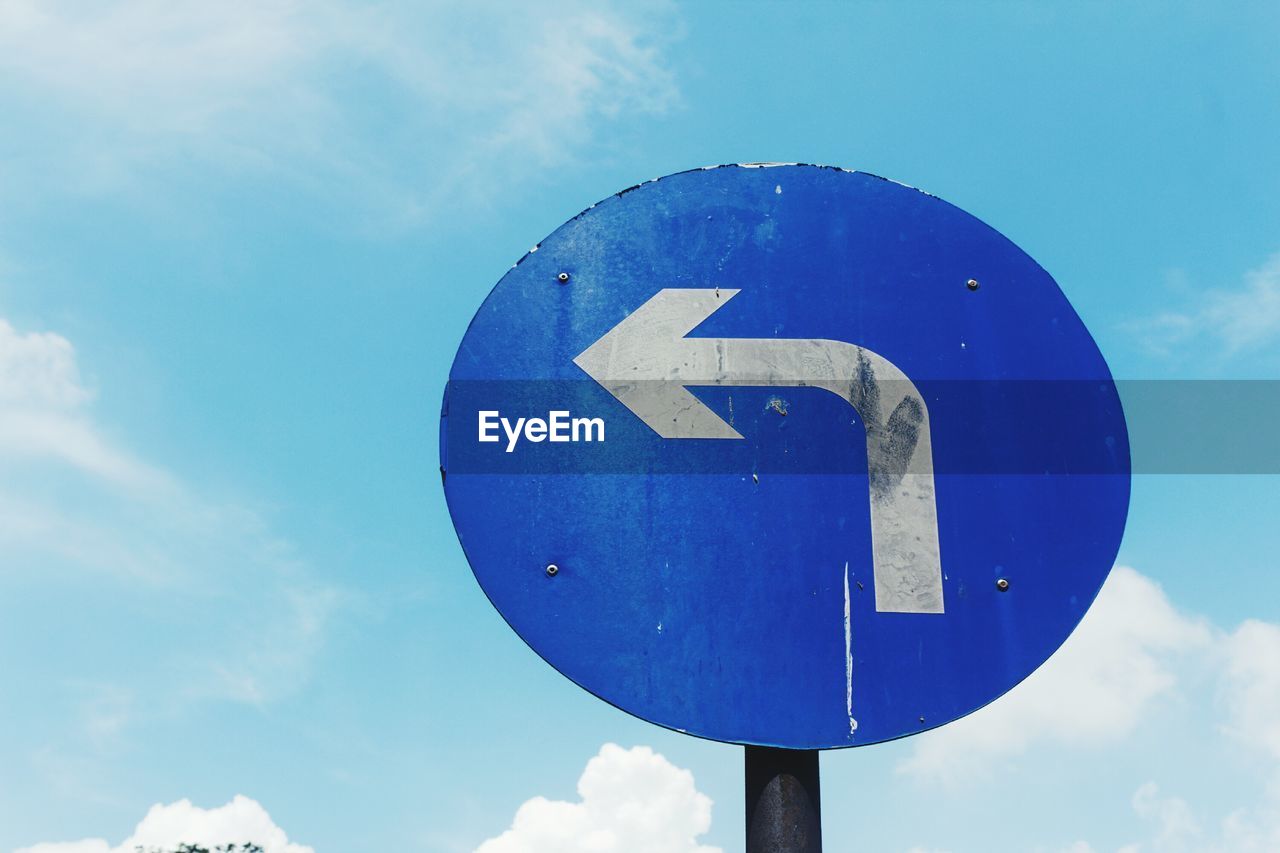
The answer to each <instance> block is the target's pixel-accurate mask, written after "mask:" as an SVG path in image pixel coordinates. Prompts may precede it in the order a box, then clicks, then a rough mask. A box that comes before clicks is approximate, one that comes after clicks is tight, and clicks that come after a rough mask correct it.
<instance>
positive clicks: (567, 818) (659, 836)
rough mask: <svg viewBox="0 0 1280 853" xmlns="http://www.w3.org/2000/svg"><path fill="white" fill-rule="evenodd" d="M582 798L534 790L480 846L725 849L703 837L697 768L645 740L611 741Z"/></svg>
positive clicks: (647, 851) (705, 815)
mask: <svg viewBox="0 0 1280 853" xmlns="http://www.w3.org/2000/svg"><path fill="white" fill-rule="evenodd" d="M578 796H579V797H580V798H581V799H580V800H579V802H576V803H567V802H561V801H555V800H548V799H546V798H544V797H534V798H533V799H531V800H528V801H526V802H525V803H524V805H522V806H520V808H519V810H518V811H517V812H516V816H515V819H514V820H513V821H512V825H511V828H510V829H508V830H507V831H506V832H504V833H503V834H502V835H500V836H498V837H497V838H491V839H489V840H488V841H485V842H484V843H483V844H481V845H480V846H479V847H478V848H477V849H476V853H720V849H719V848H717V847H708V846H705V845H702V844H699V843H698V840H697V839H698V836H700V835H703V834H704V833H706V832H707V830H708V829H710V828H711V800H710V798H708V797H707V796H706V795H705V794H702V793H700V792H699V791H698V789H697V788H696V787H695V785H694V781H693V774H692V773H690V772H689V771H688V770H683V769H681V768H678V767H676V766H674V765H673V764H671V762H669V761H667V759H666V758H664V757H663V756H661V755H659V754H657V753H655V752H654V751H653V750H652V749H650V748H648V747H645V746H637V747H634V748H632V749H623V748H622V747H620V746H617V745H615V744H611V743H609V744H605V745H604V746H603V747H601V749H600V753H599V754H598V755H596V756H595V757H594V758H592V759H591V760H590V761H588V762H587V767H586V769H585V770H584V771H583V773H582V778H580V779H579V780H578Z"/></svg>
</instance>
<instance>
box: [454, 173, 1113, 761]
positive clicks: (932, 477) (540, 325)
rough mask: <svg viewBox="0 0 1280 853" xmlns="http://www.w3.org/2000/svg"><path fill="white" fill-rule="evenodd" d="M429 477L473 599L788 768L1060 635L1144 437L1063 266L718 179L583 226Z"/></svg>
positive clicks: (549, 258) (984, 229)
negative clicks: (783, 752)
mask: <svg viewBox="0 0 1280 853" xmlns="http://www.w3.org/2000/svg"><path fill="white" fill-rule="evenodd" d="M441 472H442V474H443V475H444V477H445V494H446V497H447V500H448V503H449V509H450V512H451V513H452V516H453V521H454V525H455V527H456V528H457V531H458V536H459V538H460V540H461V542H462V545H463V548H464V550H465V551H466V555H467V558H468V560H469V561H470V563H471V567H472V569H473V571H474V572H475V575H476V578H477V579H478V580H479V582H480V585H481V587H482V588H483V589H484V591H485V593H486V594H487V595H488V596H489V599H490V600H491V601H492V602H493V604H494V606H495V607H496V608H497V609H498V611H499V612H500V613H501V614H502V615H503V617H504V618H505V619H506V620H507V622H508V623H509V624H510V625H511V627H512V628H513V629H515V631H516V632H517V633H518V634H519V635H520V636H521V637H522V638H523V639H524V640H525V642H527V643H528V644H529V645H530V646H531V647H532V648H533V649H534V650H535V651H536V652H538V654H540V655H541V656H542V657H543V658H544V659H546V660H547V661H548V662H549V663H550V664H551V665H552V666H554V667H555V668H556V669H558V670H559V671H560V672H561V673H563V674H564V675H566V676H567V677H569V678H570V679H572V680H573V681H575V682H577V683H578V684H579V685H581V686H582V687H584V688H586V689H587V690H589V691H591V692H592V693H594V694H595V695H597V696H599V697H600V698H602V699H605V700H606V701H608V702H610V703H612V704H614V705H616V706H617V707H619V708H622V709H623V710H626V711H629V712H631V713H632V714H635V715H637V716H639V717H642V718H644V719H646V720H649V721H651V722H654V723H657V724H659V725H662V726H666V727H669V728H672V729H676V730H679V731H683V732H688V733H689V734H694V735H699V736H702V737H707V738H713V739H715V740H722V741H729V742H735V743H750V744H763V745H770V746H782V747H790V748H795V749H815V748H834V747H845V746H858V745H863V744H869V743H876V742H880V741H884V740H889V739H892V738H897V737H902V736H904V735H910V734H915V733H917V732H920V731H923V730H925V729H928V728H933V727H935V726H938V725H942V724H943V723H946V722H949V721H951V720H954V719H956V718H957V717H960V716H963V715H965V714H967V713H969V712H971V711H973V710H976V709H977V708H979V707H981V706H983V705H985V704H986V703H988V702H990V701H991V700H993V699H995V698H996V697H998V696H1000V695H1001V694H1003V693H1004V692H1006V691H1007V690H1009V689H1010V688H1012V687H1013V686H1014V685H1016V684H1017V683H1018V682H1019V681H1021V680H1022V679H1023V678H1025V677H1026V676H1027V675H1028V674H1030V673H1031V671H1032V670H1034V669H1035V668H1036V667H1038V666H1039V665H1040V664H1041V663H1043V662H1044V661H1045V660H1046V659H1047V658H1048V657H1049V655H1051V654H1052V653H1053V651H1054V650H1055V649H1057V648H1058V646H1059V645H1060V644H1061V643H1062V642H1063V640H1065V639H1066V637H1067V635H1068V634H1069V633H1070V632H1071V631H1072V629H1073V628H1074V627H1075V626H1076V624H1077V623H1078V622H1079V621H1080V619H1081V617H1082V616H1083V615H1084V612H1085V610H1086V609H1087V608H1088V606H1089V604H1090V603H1091V602H1092V600H1093V598H1094V596H1095V595H1096V594H1097V592H1098V589H1099V588H1100V587H1101V585H1102V582H1103V580H1104V579H1105V578H1106V576H1107V573H1108V571H1109V570H1110V568H1111V565H1112V562H1113V560H1114V559H1115V555H1116V551H1117V549H1118V547H1119V544H1120V538H1121V534H1122V532H1123V529H1124V519H1125V514H1126V512H1127V509H1128V501H1129V446H1128V436H1127V433H1126V430H1125V423H1124V416H1123V413H1122V411H1121V407H1120V401H1119V398H1118V396H1117V394H1116V389H1115V386H1114V384H1113V382H1112V379H1111V374H1110V372H1109V370H1108V369H1107V365H1106V362H1105V361H1104V360H1103V358H1102V355H1101V354H1100V353H1099V351H1098V348H1097V346H1096V345H1095V344H1094V342H1093V339H1092V338H1091V337H1090V335H1089V333H1088V331H1087V330H1086V329H1085V327H1084V325H1083V323H1081V321H1080V318H1079V317H1078V316H1076V314H1075V312H1074V311H1073V310H1072V308H1071V305H1070V304H1069V303H1068V302H1067V300H1066V298H1065V297H1064V296H1063V294H1062V292H1061V291H1060V290H1059V289H1058V286H1057V285H1056V284H1055V283H1054V281H1053V279H1052V278H1051V277H1050V276H1049V275H1048V273H1046V272H1045V271H1044V270H1043V269H1041V268H1040V267H1039V266H1038V265H1037V264H1036V263H1035V262H1034V261H1033V260H1032V259H1031V258H1030V257H1028V256H1027V255H1026V254H1025V253H1024V252H1022V251H1021V250H1020V249H1018V248H1017V247H1016V246H1015V245H1013V244H1012V243H1011V242H1009V241H1008V240H1007V239H1005V238H1004V237H1002V236H1001V235H1000V234H998V233H997V232H995V231H994V230H992V229H991V228H989V227H988V226H986V225H984V224H983V223H982V222H980V221H978V220H977V219H975V218H973V217H972V216H969V215H968V214H966V213H964V212H963V211H961V210H959V209H957V208H955V207H952V206H951V205H949V204H947V203H946V202H943V201H941V200H940V199H937V198H935V197H933V196H930V195H928V194H926V193H922V192H919V191H917V190H914V189H911V188H909V187H905V186H902V185H900V184H896V183H893V182H891V181H886V180H884V179H881V178H877V177H874V176H871V175H866V174H862V173H857V172H846V171H842V170H839V169H832V168H824V167H816V166H801V165H784V166H724V167H719V168H714V169H700V170H696V171H691V172H684V173H681V174H677V175H672V176H670V177H667V178H662V179H660V180H657V181H652V182H650V183H647V184H643V185H640V186H638V187H633V188H632V189H630V190H627V191H624V192H622V193H619V194H617V195H615V196H612V197H610V198H608V199H606V200H604V201H602V202H600V203H599V204H596V205H594V206H592V207H591V208H589V209H588V210H586V211H584V212H583V213H581V214H579V215H578V216H577V217H575V218H574V219H573V220H571V221H569V222H568V223H566V224H565V225H563V226H561V227H560V228H559V229H558V230H557V231H556V232H555V233H554V234H552V235H551V236H550V237H548V238H547V239H546V240H545V241H543V242H542V243H541V244H539V245H538V246H537V247H535V248H534V249H533V250H532V251H530V252H529V254H527V255H525V257H524V258H523V259H521V261H520V262H519V263H518V264H517V265H516V266H515V267H513V268H512V269H511V270H510V271H509V272H508V273H507V275H506V276H504V277H503V279H502V280H501V281H500V282H499V283H498V285H497V287H495V288H494V290H493V292H492V293H491V294H490V295H489V298H488V299H487V300H486V301H485V303H484V304H483V305H482V306H481V308H480V310H479V312H478V313H477V314H476V317H475V319H474V320H473V321H472V323H471V326H470V328H469V329H468V330H467V333H466V336H465V337H464V339H463V341H462V345H461V346H460V348H459V350H458V355H457V358H456V359H455V361H454V364H453V369H452V371H451V373H450V376H449V384H448V388H447V390H446V394H445V401H444V409H443V413H442V419H441Z"/></svg>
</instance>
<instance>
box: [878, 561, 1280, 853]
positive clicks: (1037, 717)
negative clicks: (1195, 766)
mask: <svg viewBox="0 0 1280 853" xmlns="http://www.w3.org/2000/svg"><path fill="white" fill-rule="evenodd" d="M1204 671H1207V672H1211V673H1214V674H1215V676H1214V677H1216V679H1217V696H1218V700H1219V707H1220V708H1221V710H1222V711H1223V712H1225V722H1224V723H1223V725H1222V726H1221V730H1222V732H1223V733H1225V734H1226V735H1227V736H1228V737H1229V738H1230V740H1224V741H1223V742H1222V747H1223V748H1226V747H1229V746H1230V745H1231V744H1232V743H1234V744H1235V745H1236V746H1237V747H1239V748H1240V749H1241V750H1242V751H1243V752H1244V753H1245V754H1246V755H1247V756H1249V757H1252V759H1253V762H1254V766H1255V769H1256V771H1257V772H1258V773H1259V774H1260V779H1261V781H1260V782H1258V783H1250V784H1246V785H1245V786H1244V790H1248V791H1254V792H1256V793H1257V797H1256V799H1255V800H1254V801H1253V802H1247V803H1246V804H1244V805H1242V806H1240V807H1239V808H1237V809H1235V810H1233V811H1232V812H1230V813H1229V814H1227V815H1226V816H1225V817H1222V818H1221V819H1220V820H1218V821H1217V823H1216V824H1215V823H1214V822H1213V821H1206V820H1205V819H1204V818H1203V816H1201V815H1199V814H1197V811H1196V809H1195V807H1194V804H1192V803H1189V802H1188V801H1187V800H1186V799H1184V798H1182V797H1180V796H1177V794H1176V793H1168V794H1166V793H1163V792H1162V790H1161V786H1160V785H1158V784H1157V783H1156V782H1154V781H1148V782H1146V783H1144V784H1143V785H1141V786H1140V787H1138V789H1137V790H1136V791H1135V792H1134V794H1133V797H1132V801H1131V806H1132V808H1133V812H1134V815H1135V816H1136V817H1137V818H1138V820H1139V821H1140V823H1141V824H1143V825H1145V827H1146V829H1145V832H1144V833H1143V834H1144V835H1145V837H1144V838H1142V840H1139V841H1134V842H1132V843H1129V844H1126V845H1124V846H1123V847H1121V848H1119V850H1118V853H1263V851H1275V850H1280V625H1277V624H1275V623H1270V622H1262V621H1258V620H1248V621H1246V622H1244V623H1243V624H1241V625H1240V626H1239V627H1238V628H1236V629H1235V630H1234V631H1224V630H1221V629H1218V628H1215V627H1213V626H1211V625H1209V624H1208V623H1206V622H1204V621H1202V620H1200V619H1197V618H1194V617H1190V616H1188V615H1186V614H1183V613H1180V612H1178V611H1177V610H1176V609H1175V608H1174V607H1173V606H1172V605H1171V604H1170V603H1169V601H1168V599H1167V598H1166V597H1165V595H1164V593H1163V592H1162V591H1161V589H1160V588H1159V586H1158V585H1156V584H1155V583H1154V582H1153V581H1151V580H1150V579H1149V578H1146V577H1144V576H1142V575H1141V574H1139V573H1137V572H1136V571H1134V570H1133V569H1129V568H1126V567H1123V566H1121V567H1117V568H1116V569H1115V570H1114V571H1113V572H1112V575H1111V578H1110V579H1109V580H1108V581H1107V584H1106V585H1105V587H1104V588H1103V591H1102V594H1101V595H1100V596H1099V598H1098V601H1097V603H1096V604H1095V605H1094V607H1093V608H1092V609H1090V611H1089V613H1088V614H1087V615H1086V616H1085V619H1084V620H1083V622H1082V623H1081V625H1080V627H1079V628H1078V629H1077V631H1076V633H1075V634H1073V635H1072V636H1071V638H1070V639H1069V640H1068V641H1067V643H1066V644H1065V645H1064V646H1063V648H1062V649H1061V650H1060V651H1059V652H1058V653H1057V654H1056V655H1054V657H1052V658H1051V659H1050V660H1049V661H1048V662H1047V663H1046V664H1045V665H1044V666H1043V667H1041V669H1039V670H1038V671H1037V672H1036V673H1034V674H1033V675H1032V676H1031V677H1030V678H1028V679H1027V681H1026V682H1024V683H1023V684H1022V685H1020V686H1019V687H1017V688H1016V689H1014V690H1013V691H1012V692H1010V693H1009V694H1007V695H1006V696H1005V697H1003V698H1001V699H999V700H997V701H996V702H994V703H992V704H991V705H990V706H988V707H987V708H985V709H983V710H981V711H978V712H976V713H975V714H973V715H971V716H969V717H967V718H965V719H963V720H961V721H959V722H957V723H954V724H952V725H950V726H946V727H944V728H942V729H939V730H938V731H936V732H931V733H928V734H925V735H922V736H920V737H918V738H916V739H915V749H914V751H913V752H912V754H911V755H910V756H909V757H908V758H907V759H906V760H905V761H903V762H902V763H901V764H900V766H899V768H898V769H899V772H900V773H902V774H905V775H907V776H910V777H912V778H913V779H914V780H915V781H917V782H923V781H932V782H944V783H952V782H957V781H962V780H971V779H973V777H974V776H975V775H978V774H980V773H981V772H982V769H984V768H985V769H989V768H990V766H991V764H992V762H995V761H1000V760H1005V761H1009V760H1013V759H1014V758H1015V757H1017V756H1018V755H1020V754H1022V753H1023V752H1025V751H1027V750H1029V749H1030V748H1032V747H1033V746H1042V745H1046V744H1057V745H1068V746H1072V747H1074V748H1090V749H1095V750H1096V749H1099V748H1101V747H1107V746H1110V745H1115V744H1119V743H1123V742H1124V740H1125V739H1126V738H1127V736H1128V735H1130V734H1131V733H1132V732H1133V731H1134V730H1135V728H1136V727H1137V726H1138V725H1139V723H1140V722H1142V721H1148V720H1151V719H1152V718H1153V717H1154V716H1155V715H1154V714H1153V709H1154V706H1155V704H1156V703H1157V702H1158V701H1164V700H1167V699H1168V698H1169V697H1171V696H1174V695H1177V690H1178V688H1179V682H1180V681H1181V680H1185V679H1187V678H1188V676H1189V674H1190V673H1199V672H1204ZM1178 781H1179V780H1175V781H1174V784H1177V782H1178ZM1100 849H1102V848H1099V847H1097V846H1096V845H1095V844H1092V843H1090V842H1088V841H1085V840H1081V841H1078V842H1076V843H1075V844H1074V845H1072V846H1071V847H1068V848H1066V850H1065V851H1064V853H1094V851H1095V850H1100Z"/></svg>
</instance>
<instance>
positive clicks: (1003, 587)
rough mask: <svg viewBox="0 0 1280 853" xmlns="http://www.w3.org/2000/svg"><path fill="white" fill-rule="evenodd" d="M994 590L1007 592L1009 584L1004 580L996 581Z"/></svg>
mask: <svg viewBox="0 0 1280 853" xmlns="http://www.w3.org/2000/svg"><path fill="white" fill-rule="evenodd" d="M996 589H998V590H1000V591H1001V592H1008V591H1009V582H1008V581H1007V580H1005V579H1004V578H1000V579H999V580H998V581H996Z"/></svg>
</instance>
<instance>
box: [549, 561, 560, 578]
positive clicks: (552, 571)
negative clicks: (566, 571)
mask: <svg viewBox="0 0 1280 853" xmlns="http://www.w3.org/2000/svg"><path fill="white" fill-rule="evenodd" d="M558 574H560V567H559V566H557V565H556V564H555V563H552V564H550V565H549V566H547V577H549V578H553V577H555V576H556V575H558Z"/></svg>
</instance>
